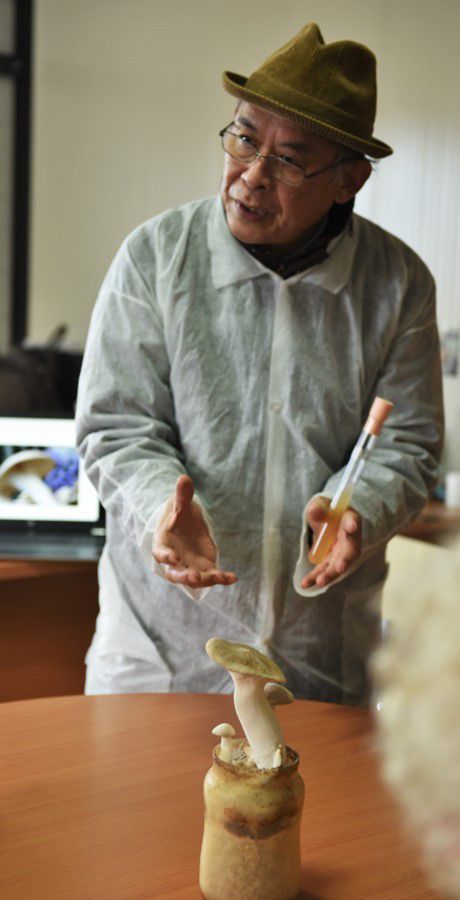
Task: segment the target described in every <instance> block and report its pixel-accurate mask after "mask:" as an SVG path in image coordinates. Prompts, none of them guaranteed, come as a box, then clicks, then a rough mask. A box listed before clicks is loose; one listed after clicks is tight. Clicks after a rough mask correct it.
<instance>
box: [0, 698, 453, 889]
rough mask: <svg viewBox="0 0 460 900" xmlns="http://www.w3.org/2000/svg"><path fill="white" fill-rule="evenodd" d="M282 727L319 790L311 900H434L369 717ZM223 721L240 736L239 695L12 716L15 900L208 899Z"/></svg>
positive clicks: (6, 828)
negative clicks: (213, 773)
mask: <svg viewBox="0 0 460 900" xmlns="http://www.w3.org/2000/svg"><path fill="white" fill-rule="evenodd" d="M279 718H280V720H281V723H282V725H283V729H284V734H285V738H286V740H287V741H288V743H289V744H290V745H291V746H293V747H295V748H296V749H297V750H298V751H299V753H300V757H301V772H302V775H303V778H304V780H305V783H306V801H305V808H304V816H303V825H302V864H303V869H302V872H303V876H302V885H303V894H302V897H303V898H304V900H333V898H337V900H376V898H380V900H383V898H387V900H435V898H436V896H437V895H436V894H435V893H434V892H432V891H430V889H429V888H428V886H427V883H426V881H425V879H424V876H423V875H422V873H421V871H420V868H419V866H418V863H417V856H416V852H415V850H414V848H413V847H411V846H410V845H409V844H408V843H407V841H406V840H405V839H403V838H402V836H401V834H400V831H399V824H398V823H399V815H398V812H397V810H396V808H395V806H394V804H393V802H392V800H390V798H389V796H388V795H387V793H386V791H385V789H384V788H383V787H382V785H381V783H380V781H379V778H378V773H377V761H376V759H375V757H374V753H373V750H372V738H371V717H370V714H369V713H368V712H367V711H365V710H361V709H356V708H353V707H341V706H335V705H333V704H325V703H315V702H311V701H297V702H296V703H294V704H292V706H289V707H284V708H282V709H280V711H279ZM221 721H229V722H233V723H234V724H235V726H237V722H236V720H235V715H234V712H233V703H232V698H231V697H229V696H219V695H200V694H157V695H148V694H146V695H132V696H107V697H57V698H52V699H43V700H26V701H22V702H15V703H6V704H3V705H1V706H0V822H1V839H0V897H1V898H2V900H93V898H94V900H96V898H98V900H121V898H123V900H147V898H149V900H150V898H155V900H156V898H167V900H188V898H195V900H198V898H199V896H200V893H199V888H198V861H199V852H200V843H201V834H202V824H203V804H202V781H203V777H204V774H205V772H206V769H207V768H208V766H209V764H210V757H211V748H212V746H213V744H214V743H215V738H214V737H213V736H212V735H211V729H212V728H213V727H214V725H216V724H217V723H219V722H221ZM238 731H239V727H238ZM228 900H238V898H236V897H235V898H228ZM260 900H264V898H260Z"/></svg>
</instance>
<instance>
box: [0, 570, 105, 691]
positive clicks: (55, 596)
mask: <svg viewBox="0 0 460 900" xmlns="http://www.w3.org/2000/svg"><path fill="white" fill-rule="evenodd" d="M97 594H98V590H97V570H96V563H94V562H84V561H82V560H77V561H75V562H72V563H71V562H48V561H46V560H11V561H10V560H1V561H0V673H1V674H0V701H2V702H3V701H5V700H25V699H29V698H32V697H49V696H56V695H59V694H81V693H82V691H83V685H84V681H85V664H84V659H85V653H86V651H87V649H88V647H89V644H90V642H91V638H92V635H93V631H94V622H95V619H96V616H97V610H98V602H97Z"/></svg>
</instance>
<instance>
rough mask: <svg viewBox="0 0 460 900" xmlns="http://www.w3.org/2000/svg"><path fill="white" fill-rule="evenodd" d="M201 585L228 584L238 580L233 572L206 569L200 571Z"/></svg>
mask: <svg viewBox="0 0 460 900" xmlns="http://www.w3.org/2000/svg"><path fill="white" fill-rule="evenodd" d="M200 581H201V586H202V587H212V586H213V585H217V584H224V585H230V584H234V583H235V582H236V581H238V579H237V577H236V575H235V573H234V572H223V571H222V570H221V569H208V570H207V571H205V572H200Z"/></svg>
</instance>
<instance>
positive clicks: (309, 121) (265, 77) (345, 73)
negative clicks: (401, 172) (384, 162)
mask: <svg viewBox="0 0 460 900" xmlns="http://www.w3.org/2000/svg"><path fill="white" fill-rule="evenodd" d="M375 64H376V63H375V56H374V54H373V53H372V51H371V50H369V49H368V48H367V47H365V46H364V45H363V44H357V43H356V42H355V41H334V43H331V44H325V43H324V40H323V36H322V34H321V32H320V30H319V28H318V26H317V25H316V24H315V23H314V22H311V23H310V24H309V25H306V26H305V28H302V30H301V31H299V33H298V34H296V35H295V37H293V38H292V40H290V41H289V42H288V43H287V44H284V46H283V47H281V48H280V50H276V51H275V53H272V55H271V56H269V57H268V59H266V60H265V62H264V63H262V65H261V66H259V68H258V69H256V70H255V72H253V73H252V75H250V76H249V78H245V77H244V76H243V75H236V74H235V73H234V72H224V75H223V81H224V87H225V90H226V91H228V93H229V94H233V95H234V96H235V97H239V98H240V99H241V100H247V101H248V102H249V103H254V104H255V105H256V106H263V107H264V108H265V109H269V110H270V111H271V112H274V113H277V114H278V115H281V116H283V117H284V118H287V119H290V120H292V122H294V123H295V124H296V125H299V126H300V127H301V128H302V127H303V128H308V129H309V130H310V131H315V132H316V133H317V134H321V135H323V136H324V137H327V138H330V139H331V140H333V141H337V143H339V144H344V145H345V146H346V147H352V148H353V150H359V151H360V152H361V153H365V154H367V155H368V156H371V157H374V158H375V159H380V158H381V157H383V156H389V155H390V153H393V151H392V149H391V147H389V146H388V144H384V143H383V141H379V140H377V138H374V137H373V136H372V131H373V127H374V119H375V109H376V99H377V87H376V79H375Z"/></svg>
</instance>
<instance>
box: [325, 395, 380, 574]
mask: <svg viewBox="0 0 460 900" xmlns="http://www.w3.org/2000/svg"><path fill="white" fill-rule="evenodd" d="M392 406H393V404H392V403H390V401H389V400H384V399H383V397H376V398H375V400H374V402H373V404H372V406H371V409H370V412H369V415H368V417H367V419H366V422H365V425H364V428H363V430H362V432H361V434H360V436H359V438H358V440H357V442H356V444H355V446H354V447H353V450H352V452H351V456H350V459H349V460H348V463H347V466H346V468H345V471H344V473H343V475H342V477H341V479H340V482H339V485H338V487H337V490H336V492H335V494H334V496H333V498H332V500H331V505H330V507H329V509H328V512H327V517H326V521H325V522H324V525H323V526H322V528H321V530H320V532H319V534H318V537H317V538H316V540H315V541H314V542H313V546H312V548H311V550H310V552H309V554H308V559H309V560H310V562H312V563H314V565H318V564H319V563H322V562H323V560H324V559H325V558H326V556H327V554H328V553H329V551H330V549H331V547H332V545H333V544H334V541H335V539H336V537H337V532H338V530H339V525H340V519H341V518H342V515H343V513H344V512H345V510H346V509H347V507H348V506H349V505H350V501H351V498H352V494H353V490H354V487H355V484H356V482H357V481H358V479H359V477H360V475H361V472H362V471H363V468H364V465H365V463H366V460H367V459H368V458H369V456H370V453H371V451H372V448H373V446H374V444H375V442H376V440H377V437H378V435H379V434H380V430H381V428H382V425H383V423H384V421H385V419H386V417H387V415H388V413H389V412H390V410H391V408H392Z"/></svg>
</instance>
